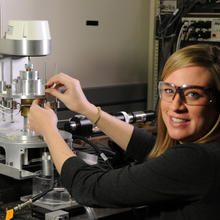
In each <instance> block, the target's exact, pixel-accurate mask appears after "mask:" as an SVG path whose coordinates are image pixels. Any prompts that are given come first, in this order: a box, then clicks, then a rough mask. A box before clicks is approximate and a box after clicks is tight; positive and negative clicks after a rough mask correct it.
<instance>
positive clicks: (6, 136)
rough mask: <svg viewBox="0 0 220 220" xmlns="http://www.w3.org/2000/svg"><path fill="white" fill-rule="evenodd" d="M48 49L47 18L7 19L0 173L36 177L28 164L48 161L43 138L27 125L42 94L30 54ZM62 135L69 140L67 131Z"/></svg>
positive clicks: (0, 85) (1, 42)
mask: <svg viewBox="0 0 220 220" xmlns="http://www.w3.org/2000/svg"><path fill="white" fill-rule="evenodd" d="M50 50H51V37H50V31H49V25H48V22H47V21H23V20H18V21H16V20H13V21H9V23H8V30H7V32H6V33H5V37H4V38H3V39H0V54H1V60H0V62H1V75H0V76H1V81H0V174H3V175H6V176H10V177H13V178H15V179H25V178H30V177H33V176H35V171H33V170H32V169H29V167H30V166H32V167H33V164H34V163H36V162H41V161H42V163H43V164H45V163H47V162H48V160H47V159H46V158H47V157H45V156H44V155H45V152H46V149H47V146H46V144H45V142H44V140H43V139H42V138H41V137H40V136H39V135H37V134H36V133H34V132H33V131H30V130H29V129H27V127H26V125H27V123H28V113H29V108H30V106H31V103H32V101H33V100H34V99H36V98H39V97H42V98H43V97H44V96H45V88H44V85H45V82H44V81H43V80H42V79H40V75H39V73H38V71H35V70H34V67H33V64H32V63H31V57H32V56H45V55H48V54H49V53H50ZM7 67H8V68H7ZM61 134H62V136H63V137H64V139H65V140H67V141H68V140H70V141H69V142H71V135H70V134H69V133H67V132H65V131H61ZM46 160H47V161H46Z"/></svg>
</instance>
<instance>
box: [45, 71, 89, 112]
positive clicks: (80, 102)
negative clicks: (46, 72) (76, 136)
mask: <svg viewBox="0 0 220 220" xmlns="http://www.w3.org/2000/svg"><path fill="white" fill-rule="evenodd" d="M46 85H47V86H49V87H52V86H53V87H52V88H47V89H46V93H49V94H51V95H53V96H55V97H57V98H58V99H59V100H60V101H62V102H63V103H64V104H65V105H66V107H67V108H69V109H70V110H72V111H75V112H78V113H80V114H83V115H85V114H86V111H87V110H88V109H89V108H90V107H91V106H92V104H91V103H90V102H89V101H88V100H87V98H86V97H85V94H84V93H83V91H82V88H81V85H80V82H79V80H77V79H74V78H72V77H70V76H68V75H67V74H64V73H59V74H57V75H54V76H52V77H51V78H50V79H49V81H48V82H47V84H46ZM62 86H64V87H65V89H66V90H65V92H64V93H62V92H61V91H59V88H60V87H62Z"/></svg>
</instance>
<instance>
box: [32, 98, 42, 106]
mask: <svg viewBox="0 0 220 220" xmlns="http://www.w3.org/2000/svg"><path fill="white" fill-rule="evenodd" d="M41 102H42V99H35V100H34V101H33V102H32V105H33V104H35V105H40V103H41Z"/></svg>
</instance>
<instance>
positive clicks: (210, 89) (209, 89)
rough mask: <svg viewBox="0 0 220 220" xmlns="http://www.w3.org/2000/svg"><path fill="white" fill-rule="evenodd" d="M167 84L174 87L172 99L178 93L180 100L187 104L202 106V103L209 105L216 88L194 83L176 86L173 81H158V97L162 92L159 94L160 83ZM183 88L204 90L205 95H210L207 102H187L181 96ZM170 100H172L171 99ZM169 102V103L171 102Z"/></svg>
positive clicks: (182, 95)
mask: <svg viewBox="0 0 220 220" xmlns="http://www.w3.org/2000/svg"><path fill="white" fill-rule="evenodd" d="M164 84H166V85H169V86H171V87H172V88H174V89H175V93H174V94H173V97H172V100H174V98H175V96H176V94H177V93H179V95H180V98H181V101H182V102H183V103H185V104H187V105H192V106H203V105H210V104H211V103H213V98H214V91H215V90H216V89H215V88H213V87H203V86H196V85H190V86H188V85H186V84H184V85H182V86H176V85H175V84H173V83H168V82H164V81H159V83H158V93H159V97H160V99H161V98H162V94H161V88H162V85H164ZM185 89H201V90H204V91H205V92H206V93H207V95H209V96H210V99H209V102H208V103H207V104H188V103H187V101H186V99H185V98H183V97H184V93H183V90H185ZM165 101H166V102H169V101H167V100H165ZM171 102H172V101H171ZM171 102H169V103H171Z"/></svg>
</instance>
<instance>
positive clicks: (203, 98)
mask: <svg viewBox="0 0 220 220" xmlns="http://www.w3.org/2000/svg"><path fill="white" fill-rule="evenodd" d="M54 84H56V86H55V87H54V88H48V89H47V90H46V92H47V93H50V94H51V95H53V96H55V97H57V98H58V99H60V100H61V101H62V102H63V103H64V104H65V105H66V106H67V107H68V108H69V109H70V110H72V111H75V112H78V113H80V114H82V115H84V116H85V117H87V118H88V119H89V120H90V121H91V122H95V123H96V126H98V127H99V129H101V130H102V131H103V132H104V133H105V134H106V135H107V136H109V138H110V139H111V140H113V141H114V142H115V143H116V144H117V145H118V146H120V147H121V148H122V149H123V150H124V151H125V154H126V156H127V157H129V158H131V159H133V160H132V163H131V164H128V165H125V166H124V167H121V168H115V169H114V168H113V169H111V170H104V169H103V168H102V167H99V166H91V165H88V164H86V163H85V162H84V161H82V160H81V159H80V158H78V157H77V156H76V155H75V154H74V153H73V152H72V151H71V149H70V148H69V147H68V146H67V144H66V142H65V141H64V140H63V139H62V137H61V136H60V134H59V132H58V129H57V127H56V123H57V117H56V115H55V113H54V112H53V111H52V109H51V108H50V105H49V104H46V105H45V107H44V108H42V107H40V106H39V101H34V102H33V104H32V106H31V109H30V114H29V125H28V126H29V128H30V129H32V130H34V131H36V132H37V133H39V134H40V135H42V136H43V138H44V140H45V141H46V143H47V145H48V148H49V150H50V153H51V155H52V158H53V162H54V164H55V166H56V168H57V170H58V172H59V173H60V176H61V181H62V184H63V186H64V187H65V188H66V189H67V190H68V191H69V192H70V194H71V195H72V196H73V197H74V198H75V199H76V200H77V202H78V203H81V204H83V205H86V206H95V207H97V206H98V207H134V206H138V207H140V206H145V205H146V206H147V207H148V210H147V213H146V215H145V217H146V219H147V220H151V219H152V220H186V219H193V220H207V219H211V220H219V210H220V203H219V198H220V190H219V186H220V165H219V164H220V126H219V121H220V117H219V110H220V108H219V98H218V97H219V91H220V49H219V48H218V47H215V46H210V45H194V46H189V47H185V48H183V49H181V50H179V51H177V52H175V53H174V54H173V55H172V56H171V57H170V58H169V59H168V61H167V63H166V65H165V67H164V71H163V74H162V78H161V82H160V83H159V86H158V89H159V93H160V104H159V111H158V125H157V126H158V132H157V137H156V138H155V137H154V136H153V135H152V134H151V133H148V132H147V131H145V130H142V129H139V128H137V127H134V126H133V125H131V124H127V123H125V122H123V121H121V120H119V119H117V118H115V117H113V116H111V115H110V114H108V113H107V112H104V111H103V110H101V109H100V108H97V107H96V106H95V105H93V104H92V103H90V102H89V101H88V99H87V98H86V96H85V94H84V93H83V91H82V88H81V86H80V82H79V81H78V80H77V79H74V78H71V77H70V76H68V75H66V74H63V73H60V74H57V75H54V76H53V77H51V79H50V80H49V81H48V83H47V85H48V86H49V87H51V86H52V85H54ZM61 86H64V87H65V88H66V90H65V92H64V93H62V92H61V91H59V88H60V87H61ZM97 119H98V121H97ZM155 140H156V142H155ZM109 192H111V193H109Z"/></svg>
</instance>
